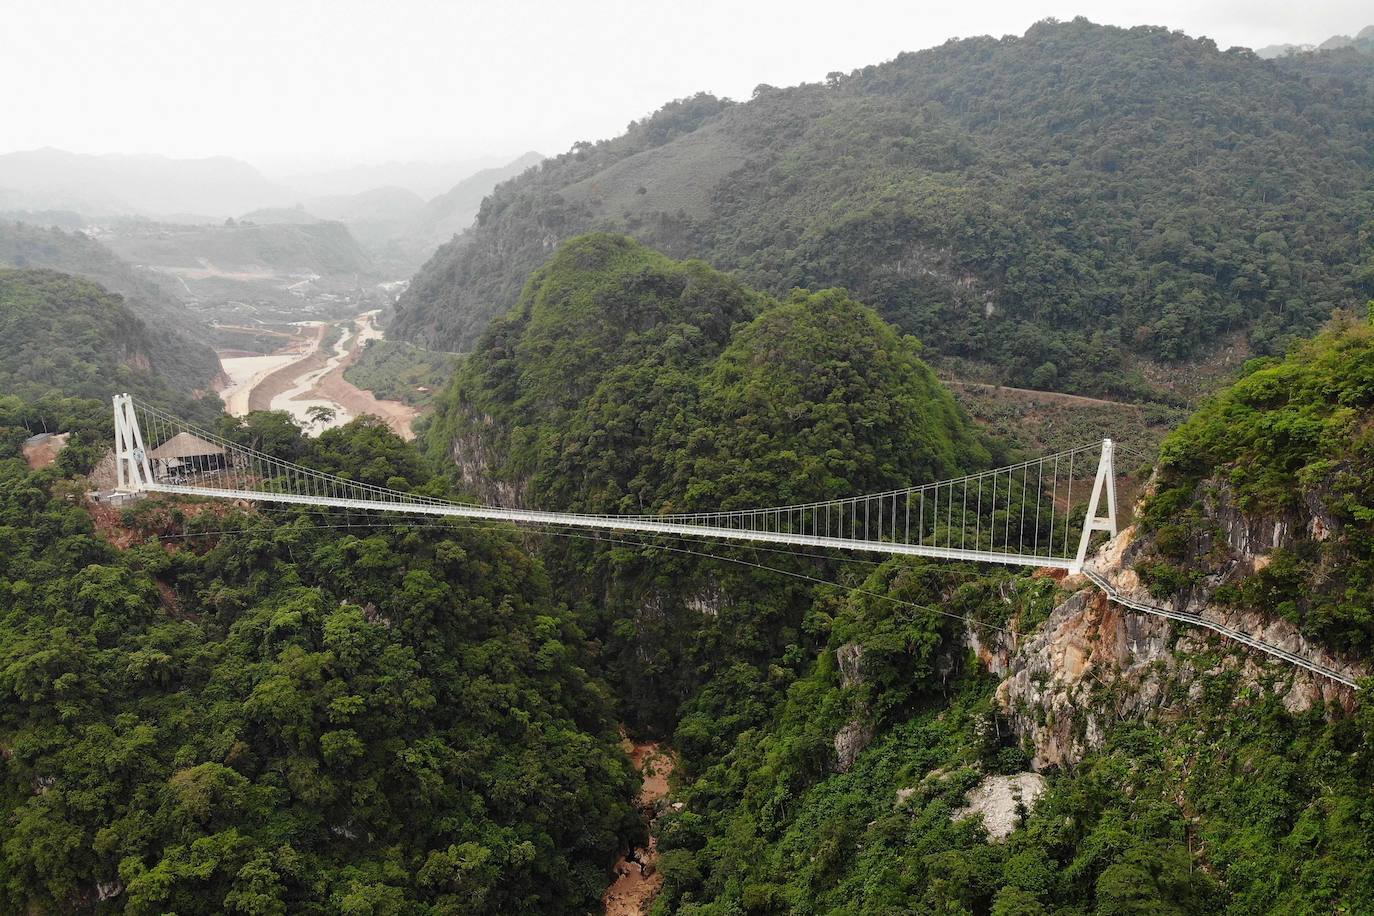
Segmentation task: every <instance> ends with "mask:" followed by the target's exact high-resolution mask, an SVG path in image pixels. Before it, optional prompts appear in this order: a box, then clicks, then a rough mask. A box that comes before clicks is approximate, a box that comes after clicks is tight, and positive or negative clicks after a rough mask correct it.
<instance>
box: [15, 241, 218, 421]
mask: <svg viewBox="0 0 1374 916" xmlns="http://www.w3.org/2000/svg"><path fill="white" fill-rule="evenodd" d="M0 341H3V342H4V346H3V347H0V394H5V395H10V396H18V397H21V398H24V399H26V400H34V399H38V398H42V397H44V396H45V395H59V396H66V397H81V398H95V399H98V400H101V401H104V402H107V403H108V401H109V398H110V396H111V395H113V394H116V393H118V392H121V391H128V392H131V393H134V394H138V395H141V396H144V397H146V398H148V399H149V400H150V401H152V402H154V403H158V404H161V405H164V406H168V407H174V408H177V409H182V410H185V411H187V412H188V413H189V414H190V415H192V416H200V415H203V414H204V412H206V411H208V412H209V415H211V416H212V415H214V414H215V413H218V411H219V409H220V406H221V405H220V403H219V399H218V398H217V397H215V396H214V395H213V393H211V392H210V391H209V389H208V383H209V381H210V378H212V377H213V376H211V377H206V376H205V374H204V365H203V363H202V361H201V355H202V352H201V351H202V349H203V347H201V346H200V345H198V344H190V343H188V342H187V341H186V340H185V339H184V338H181V337H179V336H176V335H168V334H163V333H155V332H150V331H149V328H148V325H147V324H146V323H145V322H144V321H143V320H142V319H141V318H139V317H136V316H135V315H134V314H133V313H132V312H131V310H130V309H129V308H128V307H127V306H126V305H125V302H124V299H123V298H122V297H120V296H118V295H116V294H113V293H109V292H106V291H105V290H104V289H102V288H101V287H99V286H97V285H95V284H94V283H90V282H89V281H86V280H83V279H79V278H77V277H73V276H71V275H69V274H63V273H57V272H56V271H51V270H9V269H4V268H0ZM212 355H213V354H212ZM206 395H208V397H205V396H206ZM193 396H199V397H204V400H203V402H201V403H199V404H197V400H196V399H194V398H193Z"/></svg>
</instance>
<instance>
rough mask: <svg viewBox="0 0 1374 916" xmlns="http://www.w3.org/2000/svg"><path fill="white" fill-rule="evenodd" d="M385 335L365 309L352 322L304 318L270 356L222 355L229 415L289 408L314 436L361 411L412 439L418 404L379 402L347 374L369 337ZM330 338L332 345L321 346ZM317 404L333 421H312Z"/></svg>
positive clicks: (223, 389) (370, 338)
mask: <svg viewBox="0 0 1374 916" xmlns="http://www.w3.org/2000/svg"><path fill="white" fill-rule="evenodd" d="M345 328H346V329H347V330H346V332H345V331H344V329H345ZM381 337H382V331H381V329H379V328H378V327H377V322H376V312H365V313H363V314H361V315H359V316H358V317H357V318H355V319H353V321H352V322H336V323H332V324H325V323H322V322H304V323H302V324H301V325H299V329H298V330H297V332H296V333H295V335H294V336H292V337H291V338H290V340H289V342H288V343H286V344H285V345H284V346H283V347H282V348H281V349H279V350H277V352H275V353H272V354H270V355H267V356H238V355H232V353H230V352H226V353H224V354H222V355H221V358H220V365H221V366H222V367H223V369H224V373H225V375H226V376H227V377H228V379H229V384H228V385H227V386H225V387H224V388H222V389H221V390H220V397H221V398H222V399H223V400H224V403H225V408H226V409H227V410H228V412H229V414H230V415H231V416H236V417H241V416H243V415H244V414H246V413H248V412H249V411H252V410H285V411H287V412H289V413H290V414H291V415H292V416H293V417H294V418H295V419H296V421H297V422H299V423H300V424H301V425H302V426H305V427H306V428H307V429H309V431H310V432H311V433H315V434H318V433H319V432H321V431H323V430H324V429H328V428H329V427H332V426H342V425H343V424H344V423H347V422H348V421H349V420H352V419H353V418H354V417H357V416H360V415H362V414H373V415H376V416H379V417H381V418H382V419H383V420H385V421H386V423H387V425H389V426H390V427H391V428H392V429H393V430H395V431H396V433H397V434H398V435H400V436H402V437H404V438H406V439H411V438H414V433H412V432H411V429H410V425H411V422H412V421H413V420H414V419H415V416H416V411H415V409H414V408H412V407H410V406H409V405H407V404H402V403H400V402H399V401H384V400H381V399H379V398H377V397H375V396H374V395H373V394H372V392H370V391H365V390H363V389H361V388H358V387H357V386H356V385H354V384H352V383H351V382H349V381H348V380H347V379H345V378H344V377H343V373H344V370H345V369H347V368H348V367H349V366H350V365H352V363H353V361H354V360H356V359H357V358H358V356H359V355H361V353H362V347H363V346H364V345H365V344H366V343H367V341H369V340H378V339H380V338H381ZM326 342H332V344H331V345H330V346H328V348H327V349H323V348H325V346H326ZM313 407H324V408H328V409H329V410H332V411H333V412H334V417H333V419H332V420H330V421H329V422H327V423H314V424H311V422H310V417H309V412H310V410H311V408H313Z"/></svg>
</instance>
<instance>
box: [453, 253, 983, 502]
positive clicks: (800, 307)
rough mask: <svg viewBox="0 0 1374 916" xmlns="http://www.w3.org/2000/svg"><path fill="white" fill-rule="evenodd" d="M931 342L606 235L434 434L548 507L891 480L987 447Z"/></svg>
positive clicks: (934, 471)
mask: <svg viewBox="0 0 1374 916" xmlns="http://www.w3.org/2000/svg"><path fill="white" fill-rule="evenodd" d="M918 352H919V345H918V344H916V342H915V341H914V340H912V339H911V338H904V337H901V336H900V335H898V334H897V333H896V332H894V331H893V330H892V328H890V327H889V326H887V325H886V324H885V323H883V321H882V320H881V319H880V318H878V317H877V315H875V314H874V313H873V312H872V311H871V310H870V309H868V308H866V307H865V306H862V305H860V304H858V303H856V302H854V301H853V300H852V299H850V298H848V297H847V296H845V295H844V294H843V293H841V292H839V291H835V290H831V291H826V292H822V293H816V294H806V293H798V294H796V295H795V296H794V297H793V298H791V299H790V300H788V301H787V302H785V303H779V302H777V301H775V300H773V299H772V298H771V297H769V296H766V295H764V294H761V293H757V292H754V291H753V290H750V289H748V288H747V287H745V286H744V285H743V284H741V283H740V282H738V281H737V280H733V279H731V278H730V277H728V276H726V275H724V274H721V273H719V272H717V271H715V270H713V269H711V268H710V267H708V266H707V265H705V264H703V263H701V262H700V261H686V262H675V261H673V260H671V259H669V258H667V257H665V256H664V255H662V254H659V253H658V252H655V251H652V250H650V249H647V248H644V247H643V246H641V245H638V244H637V243H635V242H633V241H631V240H630V239H628V238H625V237H623V236H614V235H604V234H597V235H588V236H583V237H580V238H576V239H573V240H570V241H569V242H566V243H565V244H563V245H562V246H561V247H560V248H559V250H558V251H557V253H556V254H555V255H554V257H553V259H552V260H550V262H549V263H548V264H547V265H546V266H544V267H543V268H541V269H540V270H539V271H538V272H536V273H535V274H534V276H533V277H531V278H530V282H529V284H528V286H527V287H526V289H525V292H524V294H523V295H522V297H521V299H520V303H519V305H518V306H517V307H516V308H515V309H514V310H513V311H512V312H511V313H510V314H509V315H507V316H505V317H503V318H501V319H499V320H498V321H496V322H495V323H494V324H493V325H492V327H491V328H490V329H489V330H488V332H487V333H486V334H485V335H484V336H483V338H482V341H481V343H479V345H478V347H477V349H476V350H475V351H474V352H473V353H472V354H471V356H470V357H468V359H467V360H466V361H465V362H464V363H463V365H462V366H461V368H460V370H459V374H458V376H457V378H456V379H455V381H454V383H453V384H452V385H451V386H450V388H449V389H448V390H447V391H446V392H445V393H444V395H443V396H442V397H441V398H440V399H439V401H438V407H437V410H436V413H437V416H436V419H435V421H434V422H433V423H432V425H431V426H430V428H429V431H428V434H427V438H428V441H429V443H430V446H431V448H432V450H433V451H434V452H435V453H437V454H441V455H449V456H451V457H453V458H455V459H456V460H457V461H458V463H459V465H460V467H461V469H462V472H463V474H464V475H465V476H466V477H467V478H468V479H470V480H474V481H476V480H480V481H482V483H483V486H485V487H486V488H487V489H488V493H489V494H490V495H499V492H498V491H500V490H502V489H503V488H504V489H505V492H506V493H507V494H508V495H512V494H517V493H518V494H523V495H524V496H525V497H527V498H529V499H530V500H531V501H532V503H531V504H538V505H558V506H567V507H574V506H575V507H578V508H582V509H588V510H598V511H630V510H631V509H633V510H634V511H639V510H640V509H655V510H656V509H668V508H676V509H680V510H687V509H689V508H693V507H697V506H703V505H723V504H727V503H729V502H730V501H731V500H739V499H744V500H746V501H754V502H751V504H757V502H756V501H758V500H764V501H765V503H776V502H784V503H785V502H787V501H789V500H791V499H793V498H803V497H807V498H820V497H822V496H825V495H839V494H842V493H858V492H868V491H876V490H882V489H885V488H887V487H890V486H896V485H898V484H899V482H906V481H910V480H917V479H927V478H930V479H933V478H935V477H938V476H940V475H944V474H951V473H954V472H955V471H957V470H958V469H960V468H965V467H969V466H971V465H973V464H975V463H977V462H979V461H983V460H986V458H987V454H986V452H985V451H984V449H983V447H982V445H981V444H979V442H978V441H977V439H976V437H975V436H974V434H973V433H972V432H971V429H970V427H969V425H968V422H967V419H966V418H965V417H964V416H963V415H962V414H961V413H960V412H959V411H958V409H957V408H956V407H955V406H954V401H953V399H952V398H951V396H950V394H949V392H947V391H946V390H945V389H944V388H943V387H941V386H940V385H939V383H938V382H937V381H936V380H935V378H934V376H933V375H932V374H931V372H930V369H929V368H928V367H926V365H925V364H924V363H923V362H921V360H920V358H919V356H918ZM836 456H843V458H842V459H840V460H838V461H837V460H835V459H836Z"/></svg>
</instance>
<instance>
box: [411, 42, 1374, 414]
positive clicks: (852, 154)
mask: <svg viewBox="0 0 1374 916" xmlns="http://www.w3.org/2000/svg"><path fill="white" fill-rule="evenodd" d="M1372 76H1374V60H1371V59H1369V58H1368V57H1367V56H1364V55H1360V54H1357V53H1355V52H1348V53H1347V52H1341V53H1334V54H1324V55H1320V56H1317V57H1309V56H1302V57H1299V58H1294V59H1289V60H1282V61H1263V60H1260V59H1259V58H1257V57H1256V56H1255V55H1254V54H1252V53H1251V52H1248V51H1245V50H1243V49H1233V50H1230V51H1222V50H1220V49H1218V48H1217V47H1216V46H1215V45H1214V44H1213V43H1212V42H1211V41H1209V40H1206V39H1192V38H1189V37H1187V36H1185V35H1182V34H1180V33H1177V32H1170V31H1168V30H1166V29H1162V28H1150V27H1139V28H1133V29H1120V28H1115V27H1104V26H1097V25H1093V24H1091V23H1088V22H1086V21H1084V20H1075V21H1073V22H1065V23H1056V22H1050V21H1047V22H1043V23H1040V24H1038V25H1036V26H1035V27H1033V28H1032V29H1031V30H1030V31H1029V32H1027V33H1026V35H1024V36H1021V37H1008V38H1004V39H1000V40H998V39H992V38H974V39H968V40H962V41H951V42H948V43H946V44H944V45H942V46H940V47H937V48H933V49H930V50H927V51H921V52H918V53H910V54H902V55H900V56H898V57H897V58H896V59H895V60H893V61H891V62H889V63H885V64H881V65H876V66H870V67H865V68H863V69H860V70H856V71H854V72H852V73H849V74H832V75H831V76H830V77H829V78H828V79H827V81H826V82H824V83H814V84H806V85H801V86H797V87H793V88H787V89H777V88H773V87H769V86H760V87H758V89H756V90H755V92H754V95H753V97H752V98H751V99H750V100H749V101H747V102H744V103H740V104H735V103H730V102H728V101H723V100H718V99H714V98H711V97H709V96H697V97H694V98H690V99H684V100H681V101H678V102H673V103H671V104H669V105H666V106H665V107H664V108H663V109H662V110H660V111H659V112H657V113H656V114H654V115H653V116H652V117H650V118H647V119H645V120H643V121H641V122H638V123H636V124H634V125H632V126H631V127H630V129H629V130H628V131H627V132H626V133H625V134H624V135H622V136H620V137H617V138H615V139H612V140H606V141H603V142H600V143H596V144H580V145H578V146H577V147H576V148H574V149H573V150H572V151H571V152H569V153H566V154H564V155H562V156H559V157H556V158H554V159H551V160H548V161H546V162H545V163H544V164H543V166H541V168H539V169H538V170H535V171H533V172H530V173H528V174H526V175H523V176H521V177H520V178H518V179H516V180H514V181H511V182H508V183H507V184H504V185H502V186H501V187H499V188H498V189H497V190H496V191H495V192H494V193H493V194H492V196H490V197H489V198H488V199H487V200H486V201H485V202H484V204H483V207H482V210H481V212H480V214H479V217H478V224H477V226H475V227H474V228H473V229H472V230H471V231H469V232H467V233H465V234H464V235H462V236H460V237H459V238H458V239H457V240H455V241H454V243H452V244H451V245H449V246H446V247H445V248H443V249H441V250H440V251H439V252H438V253H437V254H436V255H435V257H434V258H433V259H432V260H431V261H430V262H429V264H428V265H426V267H425V268H424V269H423V270H422V271H421V272H420V273H419V275H417V277H416V278H415V280H414V282H413V283H412V285H411V287H410V290H409V292H408V293H407V294H406V295H405V296H404V297H403V298H402V300H401V302H400V303H399V305H398V311H397V317H396V321H395V323H394V325H393V328H394V330H395V331H396V333H397V334H398V335H399V336H402V337H406V338H409V339H411V340H413V341H415V342H425V343H428V344H430V345H433V346H436V347H438V348H441V349H468V348H471V347H472V346H473V345H474V343H475V341H476V340H477V338H478V335H479V334H480V333H481V331H482V329H483V328H485V327H486V325H487V324H488V323H489V322H490V321H491V319H492V318H493V316H495V315H498V314H500V313H501V312H503V311H504V310H505V309H507V308H509V307H510V306H511V305H513V304H514V303H515V302H516V301H517V299H518V297H519V295H520V290H521V288H522V285H523V282H524V278H525V277H526V276H527V275H528V274H529V272H530V271H532V270H533V269H535V268H536V267H537V266H538V265H539V264H541V263H543V262H544V261H545V259H547V257H548V256H549V253H550V250H551V243H552V242H555V241H557V240H559V239H563V238H567V237H570V236H572V235H575V234H577V233H580V232H584V231H587V230H588V229H602V228H605V229H612V230H615V231H622V232H629V233H632V234H633V235H635V236H636V237H637V238H639V239H641V240H642V241H644V242H645V243H646V244H649V245H652V246H653V247H655V248H658V249H660V250H663V251H664V252H666V253H668V254H669V255H671V256H675V257H684V256H691V257H700V258H702V259H704V260H706V261H707V262H709V263H711V264H712V265H713V266H715V267H717V268H720V269H725V270H729V271H733V272H737V273H738V275H739V276H740V277H741V278H742V279H743V280H745V281H746V282H748V283H750V284H752V285H753V286H755V287H757V288H759V289H762V290H765V291H768V292H770V293H772V294H775V295H784V294H786V292H787V290H789V289H791V288H792V287H794V286H803V287H808V288H813V289H815V288H824V287H827V286H833V285H840V286H844V287H845V288H847V289H849V290H851V292H852V293H853V294H854V295H855V296H857V297H858V298H860V299H862V300H863V301H865V302H869V303H871V304H872V305H873V306H874V307H875V308H876V309H877V310H878V311H879V313H880V314H882V315H883V316H884V318H886V319H887V320H888V321H890V322H892V323H893V324H895V325H896V326H897V327H899V328H901V329H902V330H904V331H908V332H911V333H914V334H917V335H918V336H920V338H921V339H922V341H923V342H924V343H925V344H926V345H927V346H928V347H929V348H930V349H931V351H932V355H933V357H940V358H944V359H952V358H958V359H961V360H967V361H971V362H973V363H977V364H980V365H982V366H983V367H984V369H985V371H988V372H990V373H992V374H993V375H995V377H996V378H997V379H999V380H1005V381H1008V382H1012V383H1018V384H1030V383H1032V382H1034V384H1035V385H1036V386H1039V387H1054V388H1059V389H1068V390H1076V391H1098V392H1105V391H1118V392H1126V393H1130V392H1139V391H1140V390H1141V389H1142V388H1144V387H1145V384H1146V382H1145V379H1148V378H1153V379H1154V380H1155V381H1157V382H1162V383H1165V384H1167V383H1168V382H1169V381H1170V379H1169V376H1170V374H1171V373H1169V372H1168V371H1167V370H1165V371H1163V372H1159V373H1156V374H1154V375H1151V370H1152V367H1153V366H1156V365H1159V364H1164V365H1166V366H1167V365H1168V364H1169V363H1170V362H1172V361H1177V360H1184V359H1192V358H1202V357H1205V356H1207V355H1208V354H1210V353H1212V352H1213V351H1214V349H1215V348H1217V347H1218V346H1219V344H1220V342H1221V341H1222V340H1223V339H1225V340H1228V341H1233V340H1239V341H1240V342H1241V343H1242V344H1244V345H1246V346H1248V347H1249V348H1251V349H1252V350H1253V351H1255V352H1271V351H1274V350H1281V349H1282V348H1283V346H1284V342H1285V341H1286V340H1288V339H1289V338H1290V336H1291V335H1293V334H1302V333H1308V332H1310V331H1311V330H1312V329H1314V328H1315V327H1316V326H1317V325H1318V324H1319V323H1320V322H1321V321H1322V320H1324V319H1325V318H1326V317H1327V316H1328V315H1329V314H1330V313H1331V312H1332V310H1333V309H1334V308H1335V307H1337V306H1342V305H1350V304H1353V303H1356V302H1363V298H1364V297H1365V296H1367V294H1368V292H1369V287H1370V284H1371V283H1374V279H1371V274H1370V272H1369V270H1368V264H1369V263H1370V258H1371V251H1370V247H1369V246H1370V236H1369V234H1368V231H1367V230H1364V231H1362V230H1361V227H1367V226H1368V225H1370V223H1371V207H1372V206H1374V203H1371V198H1370V196H1369V193H1368V188H1369V187H1370V186H1371V183H1372V182H1374V164H1371V161H1370V159H1369V155H1368V150H1369V147H1370V143H1371V131H1374V126H1372V125H1374V120H1371V118H1370V113H1371V111H1374V89H1371V87H1372V86H1374V79H1371V77H1372ZM1136 370H1139V371H1140V372H1141V374H1140V375H1137V374H1135V373H1136Z"/></svg>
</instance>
